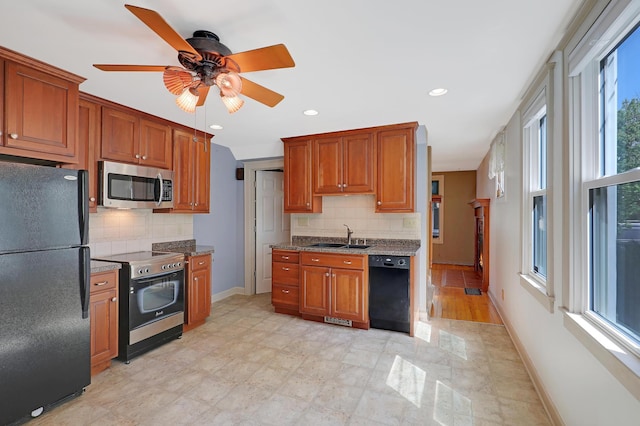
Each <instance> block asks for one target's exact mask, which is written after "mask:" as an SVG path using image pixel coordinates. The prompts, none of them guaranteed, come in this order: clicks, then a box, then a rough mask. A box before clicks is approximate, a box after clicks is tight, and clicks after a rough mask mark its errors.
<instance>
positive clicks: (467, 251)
mask: <svg viewBox="0 0 640 426" xmlns="http://www.w3.org/2000/svg"><path fill="white" fill-rule="evenodd" d="M433 175H434V176H437V175H442V176H444V196H443V205H444V209H443V212H444V223H443V225H444V226H443V234H442V235H443V242H442V244H436V243H434V244H433V259H432V260H433V263H447V264H455V265H473V242H474V233H473V231H474V218H473V208H472V207H471V206H470V205H469V204H468V203H469V201H471V200H473V199H474V198H476V171H475V170H471V171H462V172H437V173H436V172H434V173H433Z"/></svg>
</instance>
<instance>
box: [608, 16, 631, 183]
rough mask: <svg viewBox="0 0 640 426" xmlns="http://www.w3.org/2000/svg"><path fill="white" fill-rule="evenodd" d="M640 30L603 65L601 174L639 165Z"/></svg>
mask: <svg viewBox="0 0 640 426" xmlns="http://www.w3.org/2000/svg"><path fill="white" fill-rule="evenodd" d="M638 75H640V29H639V28H636V29H635V30H634V31H633V32H632V33H631V34H630V35H629V37H627V38H626V39H625V40H624V41H623V42H622V43H621V44H620V45H618V47H616V48H615V49H614V50H613V51H612V52H611V53H609V55H607V56H606V57H605V58H604V59H603V60H602V62H601V63H600V78H601V80H602V84H601V93H600V103H601V110H602V113H601V114H602V117H601V120H602V122H601V123H600V129H601V137H600V140H601V143H600V155H601V157H600V158H601V161H600V167H601V174H602V175H613V174H617V173H623V172H626V171H628V170H631V169H634V168H636V167H639V166H640V78H638Z"/></svg>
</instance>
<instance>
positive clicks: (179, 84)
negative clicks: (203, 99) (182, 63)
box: [162, 67, 193, 95]
mask: <svg viewBox="0 0 640 426" xmlns="http://www.w3.org/2000/svg"><path fill="white" fill-rule="evenodd" d="M176 68H177V67H176ZM176 68H172V67H167V69H166V70H164V73H163V74H162V81H163V82H164V87H166V88H167V90H168V91H169V92H171V93H173V94H174V95H180V94H182V92H183V91H184V89H185V88H187V87H189V86H191V85H192V84H193V76H192V75H191V74H190V73H189V72H187V71H185V70H183V69H181V68H177V69H176Z"/></svg>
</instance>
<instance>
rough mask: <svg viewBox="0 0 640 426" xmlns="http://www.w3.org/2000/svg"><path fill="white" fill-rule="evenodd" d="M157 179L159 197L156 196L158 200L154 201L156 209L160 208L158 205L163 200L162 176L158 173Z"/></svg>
mask: <svg viewBox="0 0 640 426" xmlns="http://www.w3.org/2000/svg"><path fill="white" fill-rule="evenodd" d="M157 179H158V180H159V181H160V195H159V196H158V199H157V200H156V205H157V206H158V207H160V204H161V203H162V199H163V198H164V194H163V192H164V185H163V183H162V175H161V174H160V173H158V176H157Z"/></svg>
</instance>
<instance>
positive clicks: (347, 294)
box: [331, 268, 367, 322]
mask: <svg viewBox="0 0 640 426" xmlns="http://www.w3.org/2000/svg"><path fill="white" fill-rule="evenodd" d="M364 287H365V285H364V273H363V272H362V271H355V270H348V269H338V268H334V269H332V270H331V316H334V317H337V318H342V319H348V320H352V321H358V322H365V321H366V317H367V315H366V308H367V303H366V300H365V298H366V296H367V292H366V290H365V288H364Z"/></svg>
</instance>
